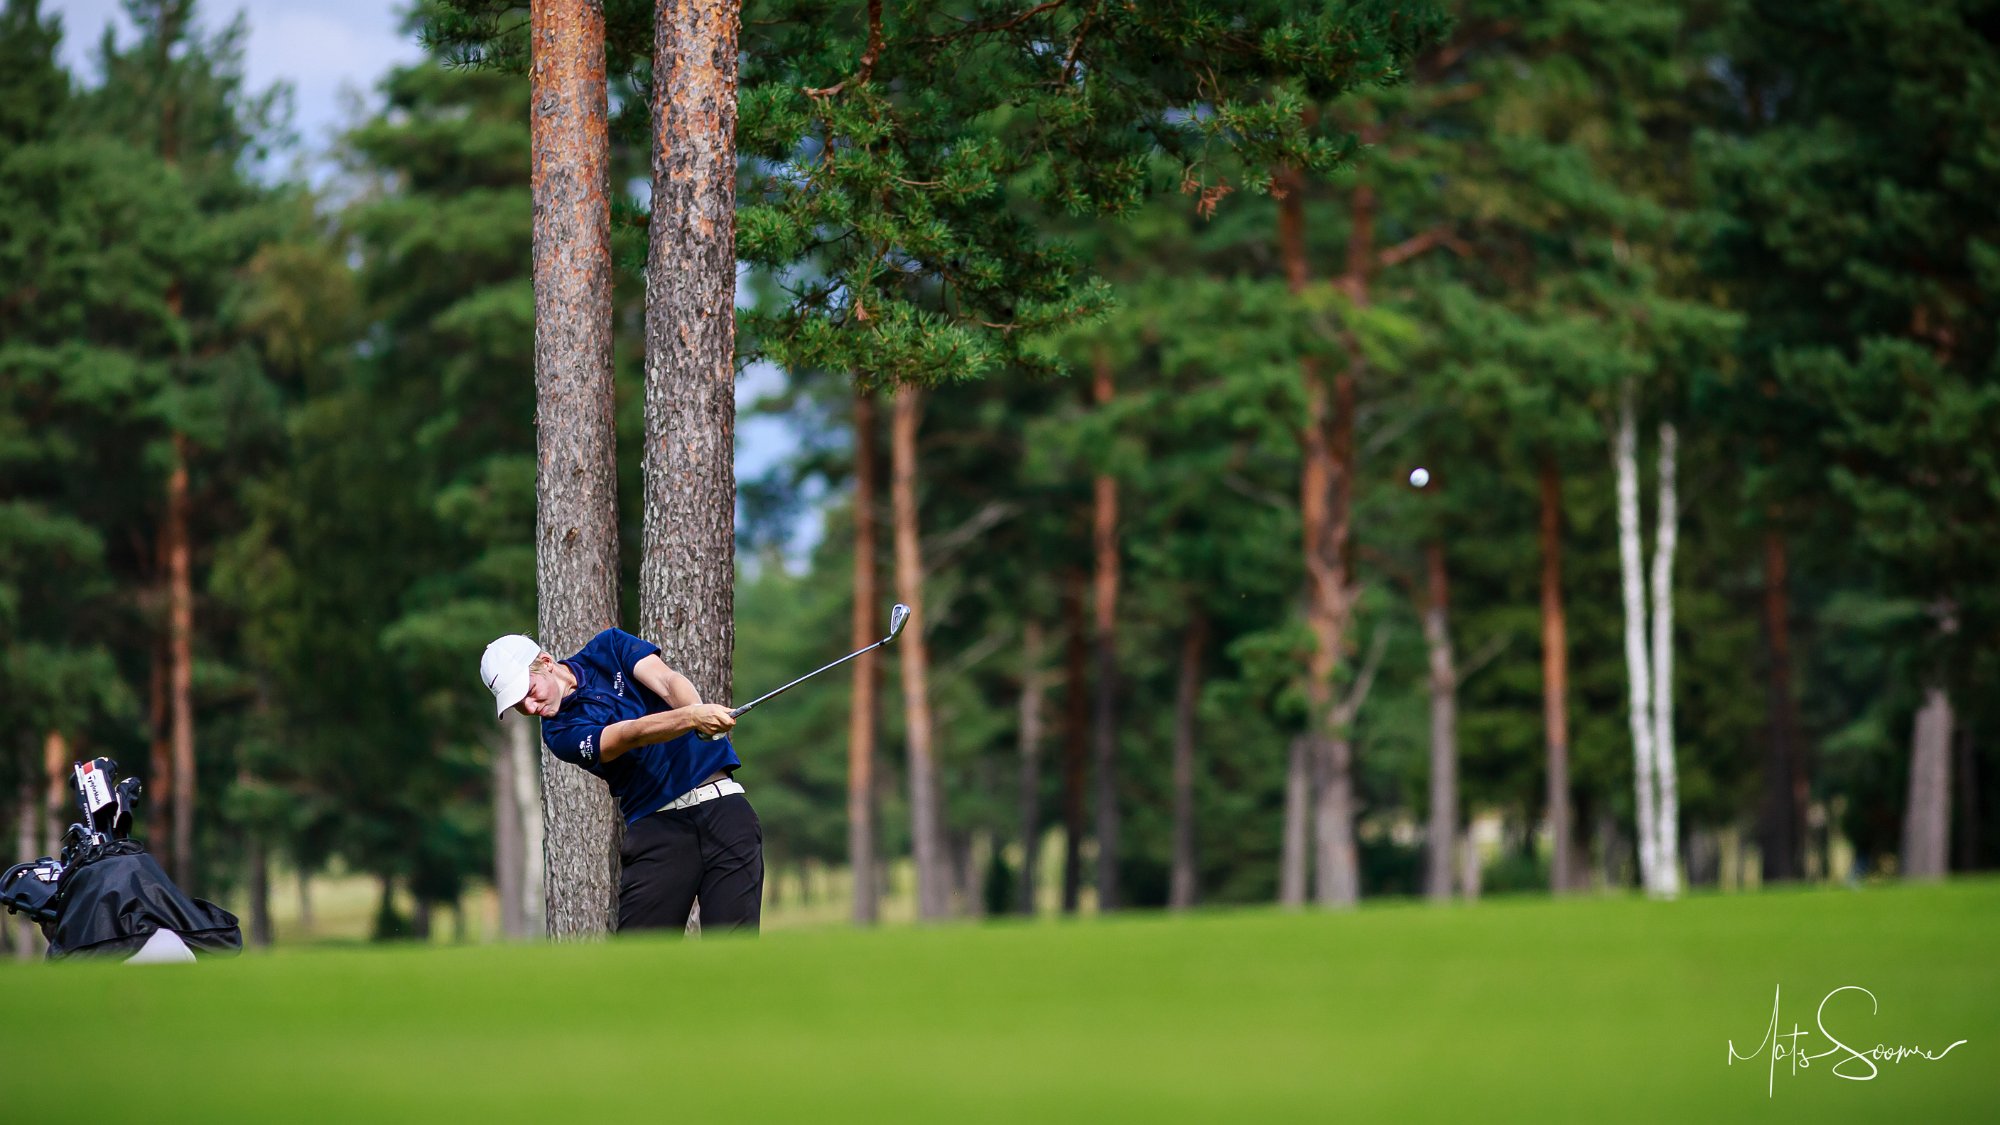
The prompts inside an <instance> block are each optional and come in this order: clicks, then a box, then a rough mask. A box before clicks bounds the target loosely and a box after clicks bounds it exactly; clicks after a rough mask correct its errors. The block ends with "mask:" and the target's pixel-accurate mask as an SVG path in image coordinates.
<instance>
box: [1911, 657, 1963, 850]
mask: <svg viewBox="0 0 2000 1125" xmlns="http://www.w3.org/2000/svg"><path fill="white" fill-rule="evenodd" d="M1952 722H1953V714H1952V706H1951V696H1950V695H1949V694H1947V693H1946V691H1945V688H1944V685H1943V683H1942V682H1941V680H1940V681H1933V682H1932V683H1931V684H1929V685H1928V686H1926V687H1925V688H1924V703H1923V706H1922V707H1920V708H1918V709H1917V721H1916V729H1915V730H1914V731H1913V732H1912V733H1911V737H1910V789H1909V798H1908V803H1907V804H1906V805H1905V806H1904V810H1903V875H1904V876H1905V877H1906V878H1910V879H1941V878H1943V877H1944V874H1945V845H1946V843H1947V842H1948V841H1949V840H1950V839H1951V730H1952Z"/></svg>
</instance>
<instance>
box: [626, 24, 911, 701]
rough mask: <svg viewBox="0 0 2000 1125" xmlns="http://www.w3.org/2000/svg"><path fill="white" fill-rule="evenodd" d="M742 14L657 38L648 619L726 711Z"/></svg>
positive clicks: (643, 607)
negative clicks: (739, 45)
mask: <svg viewBox="0 0 2000 1125" xmlns="http://www.w3.org/2000/svg"><path fill="white" fill-rule="evenodd" d="M739 16H740V12H739V4H738V3H737V2H736V0H662V2H661V3H660V5H659V7H658V9H657V15H656V19H655V22H654V35H653V58H654V74H655V78H654V81H653V91H652V93H653V128H654V135H653V216H652V223H651V230H650V233H651V243H650V247H649V252H648V257H647V260H646V449H645V459H644V463H645V471H646V473H645V475H646V504H645V509H646V517H645V551H644V554H643V558H642V561H641V563H640V568H639V616H640V618H641V620H642V621H643V623H644V625H645V627H646V628H647V630H648V636H650V637H651V638H652V639H653V640H655V641H657V642H659V644H660V646H661V647H662V648H663V649H665V650H666V653H667V659H668V661H669V662H670V663H671V664H673V666H674V667H675V668H677V669H679V670H680V671H681V672H683V673H684V674H686V675H687V676H688V678H689V679H691V680H693V681H694V685H695V690H697V691H699V692H700V693H701V696H702V698H703V699H706V700H710V701H713V702H726V701H727V700H728V699H729V695H730V687H731V684H730V659H731V655H732V653H733V652H734V649H735V624H734V615H733V608H734V591H735V584H736V467H735V460H734V458H735V433H736V363H735V344H736V62H737V60H736V56H737V50H736V44H737V33H738V25H739ZM599 65H600V66H601V65H602V63H601V60H600V64H599ZM922 627H923V626H922V623H921V622H919V623H918V628H919V629H921V628H922Z"/></svg>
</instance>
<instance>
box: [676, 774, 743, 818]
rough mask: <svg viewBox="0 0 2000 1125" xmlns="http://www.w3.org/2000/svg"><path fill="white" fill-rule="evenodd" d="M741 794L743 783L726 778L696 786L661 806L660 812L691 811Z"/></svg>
mask: <svg viewBox="0 0 2000 1125" xmlns="http://www.w3.org/2000/svg"><path fill="white" fill-rule="evenodd" d="M741 792H743V783H742V782H740V781H737V780H736V779H734V778H729V777H725V778H723V779H722V780H721V781H711V782H709V783H708V784H706V785H697V786H695V787H694V788H693V789H690V790H688V791H687V792H685V793H683V794H681V795H680V796H678V797H675V798H674V799H673V800H671V801H668V802H667V803H666V804H664V805H661V806H660V808H659V811H660V812H671V811H673V810H674V809H690V808H693V807H694V806H696V805H699V804H701V803H702V802H703V801H713V800H715V799H716V798H717V797H727V796H729V795H730V794H732V793H741Z"/></svg>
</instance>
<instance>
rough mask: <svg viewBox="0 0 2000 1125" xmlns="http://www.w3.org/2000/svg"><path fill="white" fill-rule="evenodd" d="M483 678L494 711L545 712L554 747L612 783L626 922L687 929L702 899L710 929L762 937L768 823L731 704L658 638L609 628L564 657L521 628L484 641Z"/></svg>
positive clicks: (546, 737)
mask: <svg viewBox="0 0 2000 1125" xmlns="http://www.w3.org/2000/svg"><path fill="white" fill-rule="evenodd" d="M479 678H480V679H481V680H482V681H484V682H485V684H486V686H487V688H488V689H489V690H490V691H492V692H493V702H494V703H495V704H497V705H498V709H497V711H496V712H495V713H496V714H505V713H506V711H507V709H508V708H509V707H512V708H513V709H515V710H516V711H519V712H521V713H522V714H523V715H538V716H540V717H541V720H542V742H543V743H545V744H546V745H547V746H548V748H549V753H551V754H554V755H555V756H556V757H558V758H561V759H562V760H563V761H565V762H568V763H570V764H571V765H575V766H581V767H583V768H584V769H586V770H589V771H590V772H591V773H593V774H596V775H597V776H598V777H601V778H603V779H604V781H605V783H606V784H607V785H609V786H610V787H611V795H612V796H613V797H616V798H617V799H618V807H619V811H620V812H622V813H623V814H624V817H625V846H624V848H623V849H622V851H621V853H620V855H621V858H622V859H623V860H624V874H623V875H622V876H621V877H620V878H619V881H618V928H619V929H620V930H621V931H622V930H646V929H681V928H684V927H685V926H686V925H687V920H688V912H689V910H690V909H691V908H692V907H693V906H694V903H695V901H696V900H697V899H699V900H700V901H701V928H702V932H704V933H715V932H728V931H733V930H743V931H747V932H750V933H755V932H756V930H757V925H758V919H759V916H760V914H761V913H762V908H763V900H764V829H763V826H762V825H760V824H759V823H758V822H757V813H756V810H754V809H752V808H751V807H750V801H749V800H748V799H747V798H746V797H744V796H743V786H742V785H741V784H740V783H738V782H737V781H736V780H735V779H734V778H732V777H731V776H730V774H731V773H733V772H734V771H735V770H736V769H737V767H738V766H740V765H742V763H741V762H739V761H738V760H737V758H736V751H735V749H734V748H732V747H731V746H730V744H729V739H728V738H727V737H714V741H709V740H708V739H705V738H702V737H700V736H702V735H708V736H711V737H713V736H723V735H726V734H727V732H728V731H729V729H730V728H731V727H733V726H735V725H736V720H735V718H734V717H732V716H731V715H730V714H729V708H727V707H724V706H722V705H720V704H716V703H703V702H702V701H701V696H700V695H699V694H697V693H696V692H695V689H694V684H692V683H690V682H689V681H688V678H687V677H686V676H683V675H681V674H680V673H679V672H676V671H674V670H673V669H672V668H669V667H667V665H666V662H665V661H663V660H661V659H660V649H659V646H658V645H655V644H652V643H651V642H649V641H644V640H641V639H639V638H638V637H635V636H633V635H632V634H630V633H627V632H625V631H623V630H621V629H606V630H605V631H603V632H602V633H599V634H597V635H596V636H595V637H592V638H591V639H590V643H589V644H587V645H584V646H583V648H582V649H580V650H578V652H577V653H576V655H574V656H572V657H570V658H569V659H567V660H557V659H555V658H554V657H552V656H550V655H549V654H548V653H546V652H543V651H542V647H541V646H540V645H538V644H536V643H535V642H534V641H533V640H531V639H530V638H528V637H524V636H522V635H520V634H518V633H515V634H512V635H509V636H505V637H501V638H500V639H499V640H497V641H494V642H493V643H492V644H490V645H487V646H486V654H485V655H484V656H483V657H481V658H480V661H479Z"/></svg>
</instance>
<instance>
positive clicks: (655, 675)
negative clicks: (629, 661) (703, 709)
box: [632, 653, 701, 707]
mask: <svg viewBox="0 0 2000 1125" xmlns="http://www.w3.org/2000/svg"><path fill="white" fill-rule="evenodd" d="M632 676H633V678H634V679H637V680H638V681H639V682H640V683H642V684H644V685H646V690H647V691H650V692H652V693H653V694H654V695H657V696H659V697H660V698H661V699H664V700H666V701H667V706H669V707H687V706H691V705H693V704H696V703H700V702H701V693H700V692H698V691H696V690H694V681H692V680H690V679H688V678H687V677H686V676H683V675H681V674H680V673H679V672H676V671H674V670H673V669H672V668H669V667H667V662H666V661H664V660H661V659H660V656H659V654H658V653H654V654H653V655H651V656H648V657H647V658H645V659H644V660H641V661H640V662H639V663H637V664H635V665H633V666H632Z"/></svg>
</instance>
